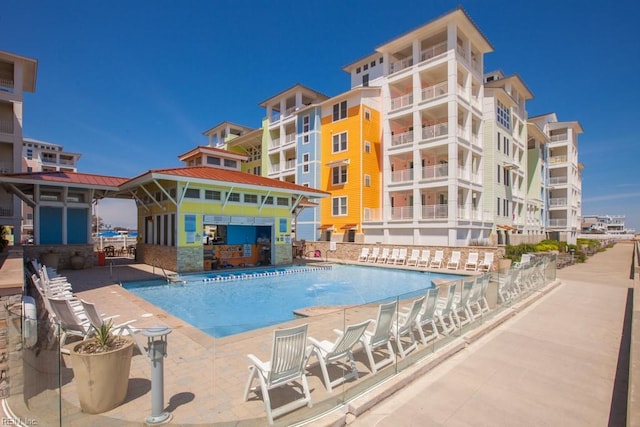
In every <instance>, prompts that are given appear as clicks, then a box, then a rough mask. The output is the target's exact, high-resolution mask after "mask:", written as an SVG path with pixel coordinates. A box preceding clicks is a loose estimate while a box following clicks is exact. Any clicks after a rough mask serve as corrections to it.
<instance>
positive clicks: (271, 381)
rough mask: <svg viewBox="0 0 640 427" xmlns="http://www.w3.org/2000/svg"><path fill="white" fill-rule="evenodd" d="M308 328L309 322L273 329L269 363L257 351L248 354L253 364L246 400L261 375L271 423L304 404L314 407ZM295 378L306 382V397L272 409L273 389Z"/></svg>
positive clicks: (303, 389)
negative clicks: (308, 364)
mask: <svg viewBox="0 0 640 427" xmlns="http://www.w3.org/2000/svg"><path fill="white" fill-rule="evenodd" d="M307 327H308V325H307V324H304V325H300V326H296V327H295V328H290V329H280V330H275V331H273V345H272V349H271V359H270V360H269V362H263V361H261V360H260V359H258V358H257V357H256V356H254V355H253V354H248V355H247V357H249V359H250V360H251V363H252V365H251V366H249V379H248V380H247V385H246V387H245V389H244V400H245V401H246V400H247V399H248V398H249V392H250V391H252V390H255V389H252V388H251V387H252V384H253V381H254V380H255V379H256V378H257V379H258V381H259V382H260V389H261V391H262V400H263V401H264V406H265V409H266V411H267V419H268V420H269V424H273V419H274V418H275V417H277V416H279V415H282V414H284V413H287V412H290V411H292V410H294V409H297V408H300V407H302V406H309V407H311V406H312V405H311V393H310V392H309V384H308V383H307V376H306V375H305V364H306V361H307V354H308V350H307V345H306V344H307ZM294 381H299V382H300V383H301V384H302V394H303V396H302V397H301V398H300V399H297V400H295V401H293V402H290V403H287V404H285V405H283V406H280V407H278V408H276V409H273V408H271V399H270V397H269V390H272V389H274V388H277V387H282V386H284V385H287V384H289V383H292V382H294Z"/></svg>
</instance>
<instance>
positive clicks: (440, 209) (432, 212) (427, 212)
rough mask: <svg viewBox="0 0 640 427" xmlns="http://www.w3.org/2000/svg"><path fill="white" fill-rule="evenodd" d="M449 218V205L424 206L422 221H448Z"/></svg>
mask: <svg viewBox="0 0 640 427" xmlns="http://www.w3.org/2000/svg"><path fill="white" fill-rule="evenodd" d="M447 218H449V206H448V205H422V219H427V220H428V219H447Z"/></svg>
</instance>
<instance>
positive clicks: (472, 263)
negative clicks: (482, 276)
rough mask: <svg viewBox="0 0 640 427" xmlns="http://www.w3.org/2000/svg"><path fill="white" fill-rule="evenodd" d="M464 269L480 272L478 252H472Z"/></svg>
mask: <svg viewBox="0 0 640 427" xmlns="http://www.w3.org/2000/svg"><path fill="white" fill-rule="evenodd" d="M464 269H465V270H467V271H476V270H478V252H470V253H469V256H468V257H467V262H465V263H464Z"/></svg>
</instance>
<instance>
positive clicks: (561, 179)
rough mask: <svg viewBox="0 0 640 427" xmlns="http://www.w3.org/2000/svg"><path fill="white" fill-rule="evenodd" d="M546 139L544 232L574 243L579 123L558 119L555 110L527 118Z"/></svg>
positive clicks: (579, 182)
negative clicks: (545, 219)
mask: <svg viewBox="0 0 640 427" xmlns="http://www.w3.org/2000/svg"><path fill="white" fill-rule="evenodd" d="M529 121H530V122H532V123H533V124H535V125H536V126H538V127H539V128H540V129H542V130H543V132H544V133H545V134H546V135H547V136H548V138H549V144H548V158H547V163H548V169H549V179H548V181H547V182H546V187H547V206H546V210H547V232H548V233H549V237H550V238H554V239H557V240H562V241H566V242H567V243H570V244H575V243H576V239H577V235H578V233H579V232H580V230H581V212H582V168H583V166H582V164H580V163H579V162H578V135H580V134H581V133H582V132H583V130H582V126H581V125H580V123H579V122H576V121H572V122H559V121H558V118H557V116H556V114H555V113H549V114H544V115H540V116H536V117H531V118H529Z"/></svg>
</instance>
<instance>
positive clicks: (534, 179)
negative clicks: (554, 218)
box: [524, 122, 549, 235]
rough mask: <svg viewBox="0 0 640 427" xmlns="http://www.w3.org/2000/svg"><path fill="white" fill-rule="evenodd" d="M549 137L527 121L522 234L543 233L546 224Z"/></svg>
mask: <svg viewBox="0 0 640 427" xmlns="http://www.w3.org/2000/svg"><path fill="white" fill-rule="evenodd" d="M548 144H549V137H548V136H547V135H546V134H545V133H544V132H543V131H542V129H540V128H539V127H538V126H537V125H535V124H534V123H531V122H527V198H526V200H527V206H526V213H525V215H526V218H525V225H524V234H527V235H543V234H544V233H545V230H546V225H547V219H546V218H547V215H546V214H547V210H546V206H547V188H546V183H547V182H548V176H549V168H548V164H547V161H546V160H547V151H548Z"/></svg>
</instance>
